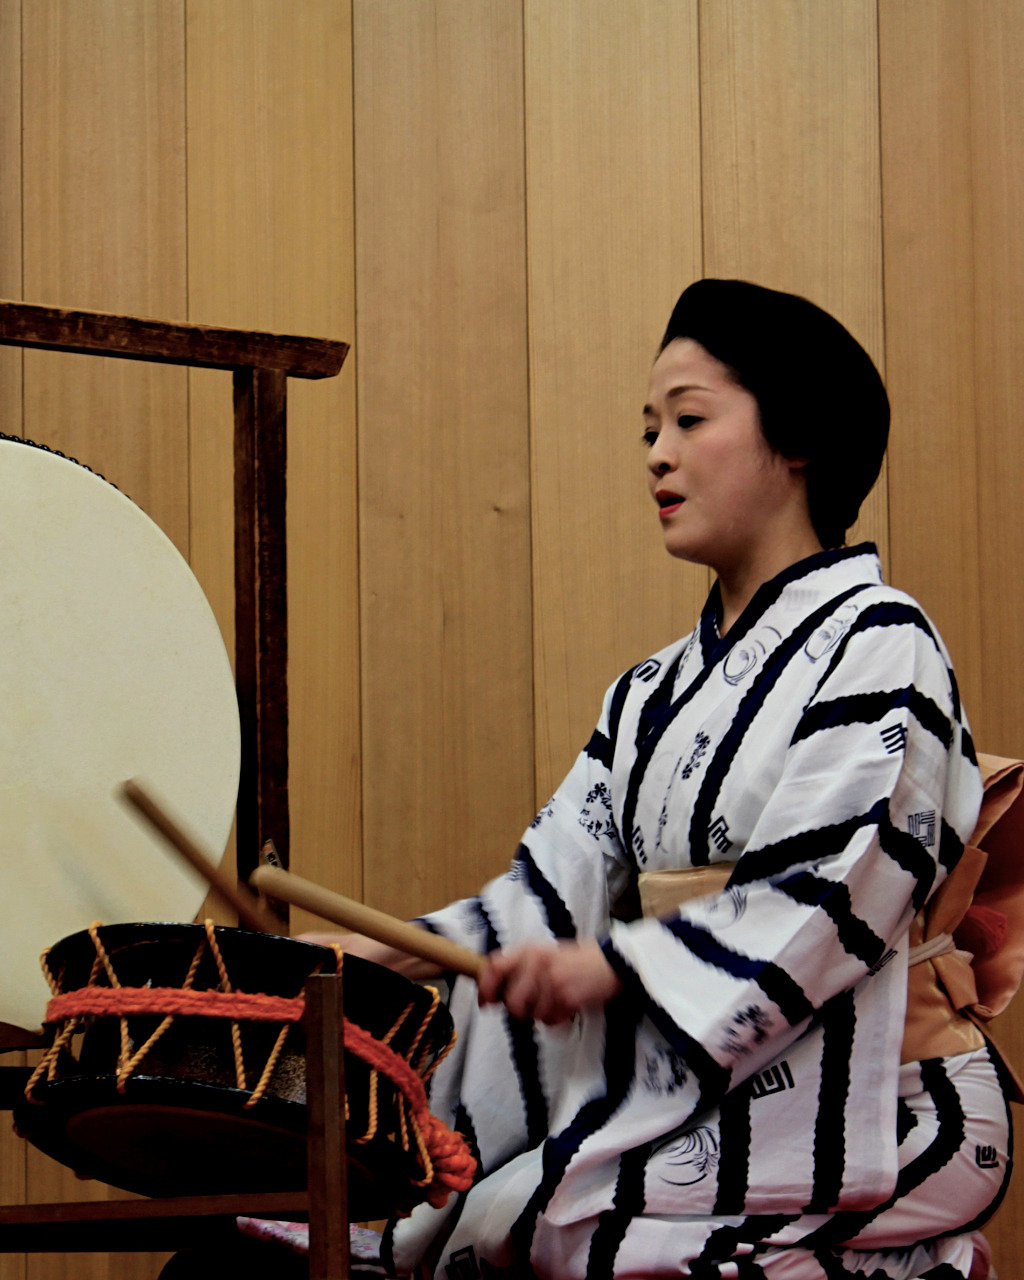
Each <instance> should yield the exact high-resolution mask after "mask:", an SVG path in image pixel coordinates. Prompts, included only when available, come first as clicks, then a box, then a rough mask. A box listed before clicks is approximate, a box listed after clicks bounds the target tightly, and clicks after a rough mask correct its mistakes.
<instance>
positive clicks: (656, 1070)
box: [385, 545, 1008, 1280]
mask: <svg viewBox="0 0 1024 1280" xmlns="http://www.w3.org/2000/svg"><path fill="white" fill-rule="evenodd" d="M717 609H718V597H717V589H716V590H715V591H713V592H712V595H711V597H710V598H709V601H708V605H707V606H706V607H705V610H704V613H703V615H702V618H701V621H700V623H699V625H698V627H697V629H696V630H695V631H694V632H693V634H692V635H690V636H689V637H688V638H686V639H684V640H682V641H680V642H679V643H677V644H674V645H672V646H670V647H669V648H667V649H664V650H663V651H662V652H660V653H658V654H656V655H654V657H652V658H648V659H647V660H646V661H645V662H642V663H641V664H640V665H639V666H637V667H634V668H633V670H631V671H629V672H627V673H626V674H625V675H624V676H623V677H622V678H621V679H620V680H619V681H618V682H617V683H616V684H615V685H614V686H613V687H612V688H611V689H610V690H609V692H608V695H607V697H606V699H605V703H604V709H603V713H602V716H601V720H600V723H599V726H598V728H597V730H596V731H595V733H594V735H593V737H592V738H591V741H590V742H589V744H588V745H587V747H586V749H585V750H584V751H583V752H582V754H581V755H580V757H579V759H578V760H577V762H576V764H575V766H574V768H573V770H572V772H571V773H570V774H569V776H568V777H567V778H566V780H565V782H564V783H563V784H562V786H561V787H560V788H559V789H558V791H557V793H556V794H555V795H554V797H553V798H552V799H551V801H550V802H549V803H548V804H547V805H545V807H544V808H543V810H542V811H541V812H540V814H539V815H538V816H537V818H536V819H535V821H534V822H533V824H532V825H531V827H530V829H529V830H528V831H527V833H526V835H525V836H524V837H523V842H522V844H521V846H520V848H519V850H518V851H517V853H516V856H515V859H514V860H513V863H512V866H511V869H510V870H509V871H508V873H507V874H506V875H505V876H503V877H501V878H500V879H498V880H495V881H493V882H492V883H491V884H489V885H488V886H487V887H486V888H485V889H484V891H483V892H482V893H481V894H480V896H479V897H477V898H473V899H467V900H465V901H462V902H458V903H455V904H454V905H452V906H450V907H448V908H446V909H445V910H443V911H440V912H438V913H436V914H434V915H431V916H429V917H427V919H426V921H425V923H426V925H427V927H428V928H431V929H433V930H436V931H437V932H440V933H443V934H445V935H446V936H448V937H451V938H454V939H456V940H458V941H459V942H462V943H464V944H466V945H469V946H471V947H473V948H475V949H477V950H480V951H490V950H492V949H494V948H496V947H504V946H508V945H510V944H514V943H519V942H523V941H525V940H531V939H535V940H552V939H562V938H593V937H597V938H599V939H601V940H602V943H603V946H604V951H605V954H606V956H607V958H608V959H609V961H610V962H611V964H612V965H613V966H614V968H615V970H616V972H617V973H618V975H619V976H620V978H621V979H622V981H623V983H624V988H625V989H624V991H623V993H622V994H621V995H620V996H619V997H617V998H616V999H615V1000H613V1001H612V1002H611V1003H610V1004H609V1005H608V1006H607V1008H606V1009H604V1010H602V1011H599V1012H587V1013H584V1014H582V1015H581V1016H580V1017H579V1018H578V1019H577V1020H576V1022H575V1023H574V1024H573V1026H572V1027H571V1028H554V1029H550V1028H545V1027H543V1026H540V1025H534V1024H532V1023H523V1022H516V1021H514V1020H512V1019H510V1018H509V1017H508V1015H507V1013H506V1012H505V1010H504V1009H503V1008H501V1007H497V1008H490V1009H486V1010H483V1011H481V1010H478V1009H477V1007H476V1003H475V987H474V985H473V984H472V983H470V982H468V981H467V980H465V979H459V980H458V981H457V982H456V984H455V987H454V990H453V993H452V1002H451V1003H452V1011H453V1014H454V1016H455V1019H456V1023H457V1025H458V1027H459V1031H460V1037H461V1038H460V1041H459V1044H458V1046H457V1048H456V1050H455V1052H454V1053H453V1054H452V1056H451V1057H450V1058H449V1059H448V1061H447V1062H446V1063H445V1064H444V1065H443V1066H442V1068H441V1070H440V1071H439V1072H438V1075H437V1077H436V1078H435V1081H434V1084H433V1091H432V1101H431V1105H432V1108H433V1109H434V1110H435V1111H436V1112H437V1114H439V1115H440V1116H441V1117H442V1118H443V1119H445V1120H446V1121H447V1122H448V1123H449V1124H451V1125H452V1126H453V1127H456V1128H458V1129H460V1130H461V1131H462V1132H464V1133H465V1134H466V1135H467V1136H468V1137H469V1139H470V1141H471V1143H472V1144H473V1146H474V1147H475V1149H476V1151H477V1152H478V1154H479V1157H480V1162H481V1174H480V1177H479V1180H478V1182H477V1184H476V1185H475V1186H474V1188H473V1189H472V1191H470V1192H469V1193H468V1195H467V1196H464V1197H462V1198H461V1199H459V1200H458V1201H453V1202H452V1203H451V1204H450V1205H449V1207H448V1208H447V1209H446V1210H443V1211H437V1210H433V1209H431V1208H429V1207H427V1206H423V1207H421V1208H420V1209H417V1210H416V1211H415V1212H414V1214H413V1216H412V1218H411V1219H410V1220H408V1221H406V1222H403V1223H400V1224H398V1225H397V1227H395V1228H394V1238H393V1248H394V1262H395V1265H396V1267H398V1268H399V1269H400V1270H401V1269H403V1268H408V1267H411V1266H412V1265H413V1264H414V1263H415V1262H417V1261H418V1260H419V1258H420V1257H421V1256H422V1255H423V1254H424V1252H427V1256H429V1257H431V1258H432V1260H433V1265H434V1267H435V1272H434V1274H435V1275H436V1276H438V1277H441V1278H442V1280H475V1278H476V1277H477V1276H483V1277H487V1276H492V1275H493V1276H498V1275H503V1274H506V1272H505V1270H504V1268H515V1274H516V1275H531V1274H535V1275H537V1276H540V1277H552V1278H554V1277H557V1278H558V1280H575V1278H577V1277H579V1278H581V1280H582V1278H583V1277H586V1278H587V1280H599V1278H602V1277H603V1278H605V1280H611V1277H625V1276H629V1277H648V1276H663V1275H693V1276H700V1277H729V1276H738V1277H742V1276H768V1277H771V1278H772V1280H776V1277H778V1280H782V1277H785V1278H786V1280H805V1277H806V1278H808V1280H810V1278H817V1277H826V1276H828V1277H831V1276H833V1275H835V1276H844V1277H848V1276H860V1275H863V1276H877V1277H879V1278H880V1280H881V1278H883V1277H885V1278H888V1277H894V1278H895V1280H910V1277H918V1276H923V1275H926V1274H930V1275H933V1276H935V1277H941V1276H949V1277H956V1276H960V1275H966V1273H967V1270H968V1269H969V1256H970V1248H969V1245H968V1244H967V1243H965V1240H964V1238H963V1237H962V1236H957V1235H955V1234H953V1235H949V1236H948V1238H946V1239H944V1240H940V1241H937V1242H934V1243H932V1244H930V1245H927V1246H919V1243H918V1242H919V1241H920V1240H921V1238H922V1235H924V1234H927V1235H938V1234H939V1233H940V1232H947V1233H951V1232H955V1231H956V1230H957V1229H959V1228H964V1229H970V1227H971V1226H972V1225H974V1224H973V1221H972V1220H973V1219H975V1218H976V1217H979V1216H981V1215H982V1210H983V1209H984V1208H985V1207H986V1206H987V1205H988V1204H989V1202H990V1201H991V1200H992V1199H993V1196H994V1195H996V1193H997V1192H998V1189H999V1187H1000V1186H1001V1184H1002V1181H1003V1179H1004V1177H1005V1176H1006V1173H1007V1167H1008V1150H1007V1148H1008V1139H1007V1132H1006V1124H1007V1121H1006V1110H1005V1106H1004V1104H1003V1101H1002V1097H1001V1094H1000V1092H999V1089H998V1086H997V1085H996V1082H995V1074H996V1073H995V1069H994V1068H993V1065H992V1061H990V1059H989V1055H988V1051H987V1050H982V1051H979V1053H978V1054H973V1055H972V1054H968V1055H964V1058H963V1059H962V1060H961V1059H943V1060H939V1059H936V1060H932V1062H931V1063H926V1064H923V1065H922V1064H913V1065H912V1066H911V1067H906V1068H902V1069H901V1068H900V1066H899V1058H900V1046H901V1041H902V1035H903V1019H904V1009H905V1002H906V988H907V951H908V929H909V925H910V922H911V920H912V919H913V917H914V915H915V913H916V912H917V911H918V909H919V908H920V907H921V905H922V903H923V902H924V901H925V900H926V899H927V898H928V897H929V896H930V894H931V893H932V892H933V891H934V890H935V889H936V888H937V887H938V885H939V884H940V883H941V881H942V880H943V878H944V877H945V875H946V874H947V872H948V871H949V870H950V869H951V868H952V867H953V866H954V865H955V863H956V861H957V859H958V858H959V856H960V853H961V850H962V847H963V841H964V840H965V839H966V838H967V836H968V835H969V834H970V832H971V830H972V828H973V826H974V823H975V820H976V818H977V813H978V806H979V803H980V798H981V782H980V779H979V775H978V770H977V766H976V763H975V760H974V749H973V746H972V744H971V739H970V735H969V733H968V730H967V726H966V723H965V721H964V720H963V717H962V715H961V711H960V705H959V699H958V695H957V690H956V683H955V679H954V677H953V673H952V671H951V669H950V662H949V658H948V656H947V654H946V651H945V649H944V648H943V646H942V643H941V641H940V640H939V638H938V636H937V635H936V633H935V630H934V628H933V627H932V626H931V625H930V623H929V622H928V620H927V618H926V617H925V616H924V614H923V613H922V612H921V610H920V609H919V607H918V606H917V605H916V604H915V603H914V602H913V601H912V600H911V599H909V598H908V597H907V596H905V595H903V594H901V593H900V592H897V591H894V590H891V589H890V588H888V587H886V586H885V585H884V584H883V583H882V580H881V573H880V568H879V564H878V558H877V555H876V553H875V550H874V548H873V547H871V546H869V545H864V546H859V547H854V548H850V549H846V548H844V549H840V550H836V551H829V552H822V553H820V554H818V555H815V556H813V557H811V558H810V559H808V560H805V561H802V562H801V563H799V564H797V565H794V566H792V567H790V568H789V569H787V570H786V571H785V572H783V573H782V574H781V575H779V576H778V577H777V578H775V579H773V580H772V581H771V582H769V583H766V584H765V585H764V586H763V587H762V588H761V589H760V590H759V591H758V593H757V595H756V596H755V597H754V599H753V601H752V602H751V603H750V605H749V606H748V608H747V609H746V610H745V611H744V613H743V615H742V617H741V618H740V619H739V620H738V621H737V622H736V623H735V625H734V626H733V627H732V629H731V630H730V631H729V633H728V634H727V635H726V637H725V638H724V639H719V637H718V632H717V627H716V617H717ZM720 860H726V861H736V862H737V866H736V868H735V870H734V872H733V874H732V877H731V879H730V882H729V886H728V888H727V889H726V891H725V892H724V893H723V894H722V895H720V896H719V897H717V898H704V899H698V900H696V901H694V902H691V903H688V904H687V905H686V906H685V907H683V908H681V909H680V910H679V912H678V914H677V915H675V916H673V917H671V918H670V919H669V920H667V921H665V922H661V921H657V920H653V919H643V920H641V919H637V918H635V917H636V914H637V913H636V911H635V909H634V908H633V903H634V901H635V889H636V879H637V875H638V873H640V872H643V871H656V870H663V869H668V868H679V867H689V866H702V865H706V864H707V863H709V862H716V861H720ZM972 1091H973V1092H972ZM975 1113H977V1114H975ZM956 1116H959V1117H960V1119H959V1120H957V1119H956ZM950 1117H953V1118H952V1120H951V1119H950ZM972 1126H973V1127H972ZM975 1148H977V1150H978V1151H982V1150H984V1151H985V1152H986V1160H985V1161H982V1160H980V1159H979V1160H975V1159H974V1152H975ZM965 1152H966V1153H967V1154H969V1155H970V1156H971V1162H970V1167H969V1168H967V1166H966V1165H965V1164H964V1157H965ZM993 1152H994V1153H995V1154H994V1155H991V1153H993ZM990 1155H991V1158H989V1156H990ZM954 1156H955V1157H956V1158H955V1159H954ZM961 1166H963V1167H961ZM908 1168H909V1169H910V1172H909V1173H908V1171H907V1170H908ZM965 1168H966V1173H965V1172H964V1169H965ZM971 1170H974V1173H973V1174H972V1172H971ZM975 1174H977V1176H974V1175H975ZM929 1178H932V1179H935V1178H938V1179H940V1181H938V1182H935V1183H934V1185H933V1184H931V1183H929V1190H928V1196H927V1200H928V1203H929V1204H935V1200H936V1196H938V1197H939V1199H940V1201H941V1199H942V1198H943V1197H945V1198H946V1201H947V1203H946V1205H945V1206H943V1205H942V1204H941V1203H940V1204H939V1206H938V1212H937V1220H936V1222H935V1224H934V1226H933V1228H929V1229H928V1230H927V1231H923V1230H922V1227H921V1223H920V1221H917V1220H914V1222H913V1224H912V1225H909V1226H908V1224H907V1222H906V1221H902V1222H901V1221H899V1220H898V1215H897V1207H898V1205H899V1204H900V1202H901V1200H903V1199H905V1197H906V1196H907V1195H908V1193H909V1192H910V1191H911V1189H912V1187H918V1186H919V1185H921V1184H922V1183H923V1182H924V1181H926V1180H927V1179H929ZM942 1179H945V1181H942ZM964 1179H966V1182H965V1181H964ZM968 1184H970V1185H968ZM886 1214H887V1215H888V1216H886ZM933 1216H934V1215H933ZM391 1235H392V1233H391V1231H389V1233H388V1236H387V1240H386V1243H387V1246H388V1247H390V1246H391V1244H392V1239H391ZM431 1242H432V1243H431ZM850 1242H852V1243H850ZM844 1244H845V1245H846V1247H840V1245H844ZM385 1253H386V1254H387V1249H386V1251H385ZM935 1268H938V1270H936V1269H935Z"/></svg>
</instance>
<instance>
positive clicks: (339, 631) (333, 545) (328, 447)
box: [187, 0, 360, 893]
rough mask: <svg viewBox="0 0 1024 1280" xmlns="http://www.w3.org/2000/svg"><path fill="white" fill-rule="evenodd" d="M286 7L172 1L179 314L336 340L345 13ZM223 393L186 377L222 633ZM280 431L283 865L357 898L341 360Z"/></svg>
mask: <svg viewBox="0 0 1024 1280" xmlns="http://www.w3.org/2000/svg"><path fill="white" fill-rule="evenodd" d="M302 13H303V17H302V21H301V22H297V21H296V20H295V9H294V6H293V5H291V4H289V3H285V0H257V2H256V3H250V0H188V4H187V17H188V22H187V27H188V68H189V80H188V103H189V105H188V113H189V157H188V176H189V182H188V192H189V205H188V226H189V318H190V319H192V320H196V321H203V322H206V323H219V324H231V325H238V326H251V327H260V328H263V327H266V328H272V329H284V330H285V331H288V332H293V333H300V334H304V335H310V336H316V337H329V338H342V339H345V340H349V341H350V340H351V338H352V333H353V330H354V283H353V229H352V221H353V220H352V154H351V153H352V125H351V62H352V58H351V45H350V40H351V25H350V15H349V10H348V6H347V4H339V3H335V2H334V0H309V2H308V3H304V5H303V8H302ZM310 392H312V394H309V393H310ZM230 395H231V392H230V386H229V385H226V384H224V383H220V384H215V382H214V381H213V380H212V379H208V378H207V377H206V376H204V375H201V374H195V375H193V379H192V382H191V403H190V412H191V422H192V431H191V446H192V469H191V479H192V519H193V538H194V540H195V544H196V545H195V550H194V556H193V561H194V565H195V567H196V571H197V574H198V576H199V578H200V581H201V582H203V585H204V588H205V589H206V591H207V594H208V595H209V596H210V598H211V600H213V602H214V607H215V611H216V612H217V614H218V617H219V618H220V619H221V621H222V626H223V628H224V630H225V631H226V632H232V633H233V628H231V627H230V626H229V625H226V624H227V619H228V616H229V614H230V609H231V598H232V590H233V587H232V583H233V570H232V563H233V557H232V551H231V530H232V523H231V462H230V459H231V421H230V413H227V415H226V416H225V409H226V408H227V406H228V405H229V404H230ZM288 429H289V444H288V451H289V459H288V483H289V490H290V495H291V496H290V501H289V533H288V542H289V549H288V578H289V614H290V644H289V648H290V676H289V683H290V720H291V738H290V742H291V804H292V809H291V812H292V856H293V863H292V865H293V866H294V867H295V869H296V870H297V871H301V872H302V873H303V874H304V875H307V876H309V878H310V879H313V880H318V881H322V882H323V883H325V884H327V885H328V886H329V887H332V888H337V889H340V890H345V891H346V892H349V893H358V891H359V889H360V863H359V847H360V846H359V678H358V671H359V642H358V614H357V609H356V600H357V596H358V589H357V582H358V579H357V559H356V529H357V520H356V460H355V413H354V378H353V370H352V368H351V367H350V366H348V365H347V366H346V369H345V371H344V372H343V373H342V375H341V377H340V378H337V379H332V380H330V381H325V382H322V383H317V384H315V385H313V384H309V385H307V384H299V383H296V382H292V383H291V384H290V386H289V403H288Z"/></svg>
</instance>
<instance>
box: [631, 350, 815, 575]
mask: <svg viewBox="0 0 1024 1280" xmlns="http://www.w3.org/2000/svg"><path fill="white" fill-rule="evenodd" d="M643 416H644V440H645V442H646V443H647V444H648V445H649V447H650V454H649V455H648V459H647V468H648V470H647V480H648V485H649V487H650V491H651V496H652V497H653V498H654V500H655V502H656V503H657V504H658V508H659V518H660V520H661V527H662V532H663V535H664V538H665V547H666V549H667V550H668V551H669V552H670V554H672V555H674V556H678V557H679V558H680V559H681V560H690V561H694V562H695V563H697V564H706V565H710V566H711V568H713V569H715V570H716V571H717V572H718V573H719V574H720V575H726V574H730V573H736V572H743V571H745V570H746V569H748V568H751V567H753V566H755V565H756V564H757V563H758V562H759V560H760V559H763V558H765V556H766V555H768V556H770V557H772V558H777V557H776V554H775V549H776V548H779V547H780V544H781V543H782V542H788V541H791V539H792V534H793V531H794V529H799V530H800V532H801V534H805V533H806V531H807V530H808V529H810V518H809V516H808V514H807V491H806V482H805V479H804V476H803V466H804V464H803V463H802V462H801V461H799V460H794V459H790V458H784V457H783V456H782V454H780V453H778V452H776V450H774V449H773V448H772V447H771V446H770V445H769V444H768V442H767V440H766V439H765V438H764V434H763V432H762V431H761V419H760V414H759V413H758V407H757V401H756V400H755V399H754V397H753V396H752V395H751V394H750V392H749V391H747V390H746V388H744V387H741V386H740V385H739V384H738V383H736V382H735V381H733V379H732V378H731V377H730V374H729V371H728V370H727V368H726V366H725V365H723V364H722V363H721V361H719V360H716V359H715V358H714V356H712V355H709V354H708V352H707V351H705V349H704V348H703V347H702V346H701V345H700V344H699V343H697V342H694V341H693V340H692V339H690V338H679V339H676V340H675V341H674V342H670V343H669V345H668V346H667V347H666V348H665V350H664V351H663V352H662V353H661V355H659V356H658V359H657V360H656V361H655V362H654V368H653V369H652V370H651V384H650V390H649V392H648V399H647V404H645V405H644V411H643ZM815 541H816V539H815Z"/></svg>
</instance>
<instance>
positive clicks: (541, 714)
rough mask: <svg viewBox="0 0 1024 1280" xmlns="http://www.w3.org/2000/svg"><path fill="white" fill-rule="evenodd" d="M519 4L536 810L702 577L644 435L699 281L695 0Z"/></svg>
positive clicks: (682, 618) (674, 633) (685, 625)
mask: <svg viewBox="0 0 1024 1280" xmlns="http://www.w3.org/2000/svg"><path fill="white" fill-rule="evenodd" d="M525 10H526V60H525V61H526V167H527V197H528V205H527V208H528V234H529V248H530V252H529V281H530V421H531V458H532V468H531V483H532V489H531V492H532V502H533V574H534V584H533V585H534V608H535V615H534V616H535V626H534V639H535V648H536V660H535V670H536V674H535V696H536V715H537V768H536V798H537V802H538V804H539V803H542V802H543V801H544V800H546V799H547V797H548V795H549V794H550V793H551V790H552V789H553V787H554V786H556V785H557V783H558V782H560V781H561V779H562V777H563V775H564V774H565V772H566V770H567V769H568V768H569V767H570V765H571V764H572V761H573V759H574V757H575V755H576V753H577V752H578V751H579V750H580V748H581V747H582V746H583V745H584V743H585V742H586V741H587V740H588V738H589V737H590V734H591V731H592V729H593V726H594V724H595V722H596V720H597V716H598V712H599V710H600V706H601V697H602V695H603V693H604V691H605V689H606V688H607V686H608V685H609V684H610V683H611V682H612V680H614V679H615V678H616V677H617V676H618V675H619V674H620V673H621V672H622V671H623V670H624V669H625V668H626V667H629V666H631V665H633V664H634V663H636V662H639V661H640V660H642V659H643V658H644V657H645V656H646V655H647V654H649V653H651V652H653V651H655V650H657V649H659V648H662V647H663V646H664V645H666V644H668V643H669V642H671V641H672V640H674V639H676V638H677V637H678V636H679V635H681V634H683V633H684V632H685V631H687V630H689V629H690V627H692V626H693V623H694V620H695V618H696V616H697V614H698V613H699V610H700V606H701V605H702V604H703V601H704V597H705V595H706V593H707V587H708V576H707V572H706V570H704V569H701V568H694V567H692V566H689V565H682V564H680V563H678V562H675V561H670V560H669V559H668V557H666V555H665V553H664V551H663V549H662V545H661V533H660V529H659V526H658V521H657V515H656V512H655V511H654V508H653V504H652V503H651V499H650V497H649V495H648V493H647V489H646V483H645V480H644V474H645V473H644V453H643V448H642V445H641V444H640V435H641V430H642V419H641V413H640V410H641V406H642V405H643V403H644V398H645V395H646V392H647V382H648V375H649V371H650V366H651V363H652V361H653V359H654V356H655V354H656V351H657V345H658V341H659V340H660V337H661V334H662V331H663V329H664V326H665V322H666V320H667V319H668V316H669V314H670V312H671V308H672V305H673V303H674V302H675V299H676V297H677V295H678V294H679V292H680V291H681V290H682V288H683V287H684V286H685V285H686V284H688V283H689V282H690V281H691V280H693V279H694V278H695V277H697V276H699V275H700V274H701V271H700V134H699V104H698V67H697V9H696V4H695V3H676V2H675V0H671V2H669V0H665V2H660V0H651V2H648V3H638V2H636V0H634V2H632V3H619V2H618V0H601V2H600V3H595V2H594V0H565V3H560V4H557V5H552V4H548V3H544V2H543V0H536V2H534V0H528V2H527V4H526V6H525Z"/></svg>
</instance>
